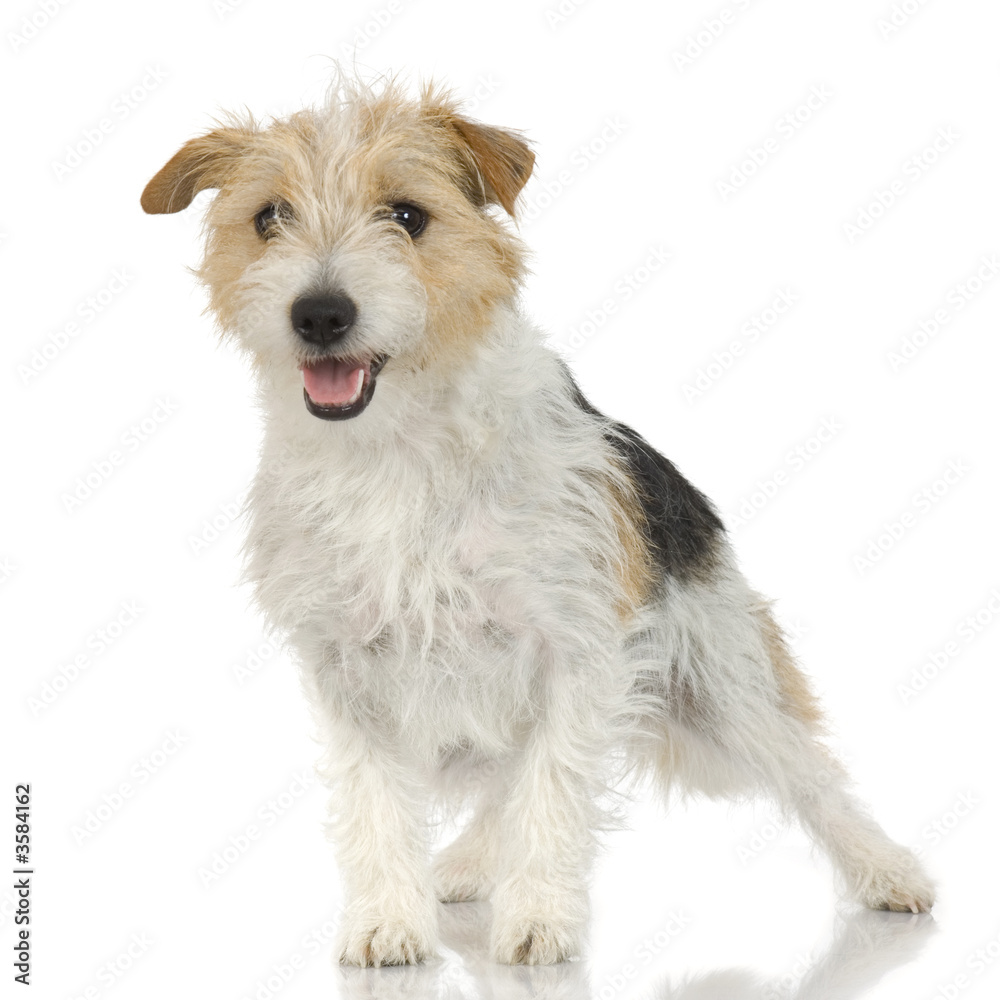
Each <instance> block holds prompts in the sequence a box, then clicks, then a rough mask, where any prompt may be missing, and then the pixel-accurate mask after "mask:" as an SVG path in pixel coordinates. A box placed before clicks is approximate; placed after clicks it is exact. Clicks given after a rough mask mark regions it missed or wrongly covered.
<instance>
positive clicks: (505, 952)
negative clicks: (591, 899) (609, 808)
mask: <svg viewBox="0 0 1000 1000" xmlns="http://www.w3.org/2000/svg"><path fill="white" fill-rule="evenodd" d="M588 686H589V685H588V684H586V683H585V682H584V681H583V680H582V679H581V678H580V677H572V676H564V677H561V678H559V677H556V679H555V681H554V682H552V680H551V678H550V683H549V685H548V687H549V690H548V692H547V699H546V704H545V706H544V709H543V714H542V718H541V719H540V721H539V722H538V723H537V725H536V727H535V729H534V731H533V732H532V734H531V736H530V738H529V741H528V744H527V746H526V747H525V749H524V752H523V754H522V755H521V757H520V758H519V760H518V762H517V763H516V764H515V765H513V767H514V771H513V772H512V774H511V776H510V777H511V780H510V784H509V789H510V792H509V797H508V799H507V802H506V806H505V809H504V811H503V817H502V821H501V824H500V829H499V831H498V835H499V837H500V838H501V844H502V846H501V849H500V852H499V859H498V861H499V865H498V872H497V882H496V887H495V889H494V892H493V929H492V940H491V950H492V954H493V958H494V959H495V960H496V961H498V962H504V963H508V964H526V965H543V964H549V963H552V962H560V961H562V960H564V959H567V958H570V957H572V956H574V955H577V954H579V949H580V939H581V935H582V932H583V928H584V925H585V923H586V920H587V915H588V906H587V883H588V877H589V873H590V867H591V864H592V861H593V856H594V847H595V839H594V826H595V822H596V820H597V817H598V810H597V807H596V805H595V794H596V793H597V792H598V791H599V790H600V788H601V787H602V779H603V777H604V768H605V767H606V764H607V745H606V736H607V734H606V733H605V732H603V731H601V730H602V729H603V726H602V725H601V724H598V723H595V719H599V718H600V715H599V713H597V712H595V711H594V709H595V707H596V706H595V705H594V704H593V702H594V700H596V699H595V697H594V695H595V692H593V691H591V692H590V693H589V694H588V691H587V688H588Z"/></svg>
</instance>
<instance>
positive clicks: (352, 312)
mask: <svg viewBox="0 0 1000 1000" xmlns="http://www.w3.org/2000/svg"><path fill="white" fill-rule="evenodd" d="M357 315H358V310H357V307H356V306H355V305H354V303H353V302H352V301H351V300H350V299H349V298H348V297H347V296H346V295H303V296H302V297H301V298H297V299H296V300H295V301H294V302H293V303H292V329H293V330H294V331H295V332H296V333H297V334H298V335H299V336H300V337H301V338H302V339H303V340H305V341H307V342H308V343H310V344H316V345H317V346H319V347H327V346H328V345H330V344H333V343H336V341H338V340H340V338H341V337H343V336H344V334H345V333H347V331H348V330H350V328H351V327H352V326H353V325H354V320H355V318H356V317H357Z"/></svg>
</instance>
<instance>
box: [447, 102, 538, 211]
mask: <svg viewBox="0 0 1000 1000" xmlns="http://www.w3.org/2000/svg"><path fill="white" fill-rule="evenodd" d="M452 125H453V126H454V128H455V130H456V131H457V132H458V135H459V137H460V139H461V140H462V143H463V145H464V146H465V148H466V149H467V150H468V153H469V155H470V156H471V159H472V162H473V163H474V164H475V167H476V171H477V173H478V174H479V178H480V180H481V181H482V193H483V195H484V197H485V200H486V202H492V203H494V204H497V205H502V206H503V207H504V209H505V210H506V212H507V214H508V215H513V214H514V203H515V201H517V196H518V195H519V194H520V193H521V188H523V187H524V185H525V184H526V183H527V181H528V178H529V177H530V176H531V168H532V166H533V164H534V162H535V154H534V153H533V152H532V151H531V150H530V149H529V148H528V144H527V143H526V142H525V141H524V139H522V138H521V137H520V136H519V135H518V134H517V133H516V132H510V131H507V130H506V129H502V128H493V127H491V126H489V125H481V124H480V123H479V122H474V121H470V120H469V119H467V118H460V117H458V116H457V115H456V116H455V117H454V118H452Z"/></svg>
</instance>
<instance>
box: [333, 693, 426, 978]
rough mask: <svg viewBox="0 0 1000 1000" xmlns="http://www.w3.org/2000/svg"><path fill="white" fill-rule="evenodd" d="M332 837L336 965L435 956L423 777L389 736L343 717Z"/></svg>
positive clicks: (337, 733)
mask: <svg viewBox="0 0 1000 1000" xmlns="http://www.w3.org/2000/svg"><path fill="white" fill-rule="evenodd" d="M331 738H332V745H331V746H330V752H329V758H328V759H329V761H330V767H329V771H328V777H329V778H330V780H331V781H332V784H333V792H334V794H333V798H332V800H331V822H330V832H331V836H332V838H333V841H334V844H335V847H336V851H337V861H338V865H339V867H340V870H341V874H342V877H343V880H344V884H345V887H346V897H347V898H346V904H345V907H344V913H343V916H342V920H341V927H340V937H339V944H338V948H337V957H338V958H339V960H340V961H341V962H344V963H347V964H349V965H369V966H380V965H403V964H407V963H411V962H419V961H422V960H423V959H425V958H427V957H429V956H430V955H432V954H433V953H434V949H435V943H436V939H437V901H436V899H435V895H434V891H433V888H432V883H431V876H430V866H429V859H428V845H427V840H426V838H427V821H426V814H425V810H426V802H425V801H424V795H423V794H422V789H423V785H424V781H423V776H422V775H421V774H420V773H419V769H418V768H416V767H415V766H410V765H408V764H407V763H406V762H405V760H406V758H405V756H404V754H402V753H401V752H400V749H399V748H398V747H395V746H394V745H393V743H392V741H391V740H390V739H388V738H387V737H386V734H385V733H379V732H373V731H372V730H371V728H368V727H366V726H364V725H361V724H359V723H358V722H357V721H355V720H354V719H353V718H351V717H350V714H349V713H347V712H344V713H342V714H341V717H340V718H338V719H337V721H336V724H335V725H334V726H332V727H331Z"/></svg>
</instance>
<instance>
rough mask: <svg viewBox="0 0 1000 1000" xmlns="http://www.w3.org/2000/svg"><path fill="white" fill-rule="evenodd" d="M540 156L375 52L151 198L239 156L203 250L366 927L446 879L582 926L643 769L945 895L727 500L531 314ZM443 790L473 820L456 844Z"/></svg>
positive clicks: (567, 952)
mask: <svg viewBox="0 0 1000 1000" xmlns="http://www.w3.org/2000/svg"><path fill="white" fill-rule="evenodd" d="M533 163H534V154H533V153H532V151H531V149H530V147H529V144H528V143H527V141H526V140H525V139H524V137H523V136H522V135H521V134H520V133H518V132H515V131H511V130H508V129H501V128H495V127H491V126H488V125H485V124H482V123H480V122H478V121H473V120H471V119H470V118H468V117H466V116H464V115H463V114H462V112H461V106H460V104H458V103H456V102H455V101H454V100H453V99H452V98H451V96H450V95H449V94H448V93H447V92H446V91H443V90H441V89H439V88H437V87H436V86H433V85H428V86H425V87H423V88H422V89H421V90H420V91H419V92H418V93H417V94H415V95H414V96H409V93H408V91H407V90H406V88H405V87H403V86H402V85H400V84H399V83H398V82H397V81H395V80H388V81H380V82H378V83H376V84H366V83H363V82H358V81H354V80H350V79H346V78H345V79H339V80H338V81H337V82H336V83H335V84H334V85H333V86H332V87H331V90H330V93H329V95H328V99H327V100H326V102H325V103H324V104H323V105H321V106H319V107H318V108H315V109H308V110H304V111H301V112H298V113H295V114H292V115H291V116H289V117H286V118H282V119H279V120H275V121H273V122H271V123H269V124H267V125H261V124H258V123H256V122H254V121H253V120H252V119H250V118H231V119H227V120H224V121H223V122H221V123H218V124H217V127H215V128H213V129H211V131H208V132H207V133H206V134H204V135H202V136H200V137H199V138H195V139H192V140H191V141H189V142H187V143H186V144H185V145H184V146H183V147H182V148H181V149H180V150H179V152H177V153H176V154H175V155H174V156H173V157H172V158H171V159H170V160H169V161H168V162H167V163H166V165H165V166H164V167H163V168H162V169H161V170H160V171H159V172H158V173H157V174H156V175H155V176H154V177H153V179H152V180H151V181H150V182H149V184H148V185H147V187H146V188H145V191H144V192H143V195H142V199H141V203H142V207H143V209H144V210H145V211H146V212H148V213H172V212H179V211H181V210H182V209H184V208H186V207H187V206H188V205H189V204H190V203H191V201H192V199H193V198H194V197H195V195H196V194H198V193H199V192H201V191H203V190H205V189H217V194H216V195H215V197H214V199H213V200H212V202H211V204H210V206H209V207H208V209H207V217H206V250H205V255H204V260H203V262H202V264H201V266H200V269H199V270H198V272H197V273H198V275H199V277H200V279H201V281H202V282H203V283H204V285H205V286H206V288H207V291H208V295H209V304H210V309H211V311H212V312H214V314H215V316H216V317H217V320H218V323H219V325H220V327H221V329H222V331H223V333H224V334H225V335H228V336H230V337H232V338H233V339H234V340H235V341H236V343H237V344H238V345H239V346H240V348H242V349H243V350H244V351H246V352H247V353H248V355H249V357H250V358H251V359H252V362H253V365H254V370H255V373H256V384H257V391H258V394H259V402H260V405H261V408H262V412H263V419H264V440H263V446H262V456H261V463H260V468H259V471H258V473H257V476H256V478H255V481H254V484H253V486H252V489H251V492H250V496H249V501H248V512H249V526H248V538H247V544H246V567H247V569H246V572H247V578H248V579H249V580H250V581H251V582H252V584H253V587H254V592H255V595H256V599H257V602H258V603H259V606H260V609H261V610H262V612H263V614H264V616H265V617H266V619H267V621H268V623H269V624H270V626H272V627H273V628H274V629H276V630H277V631H278V632H279V633H281V634H282V635H283V636H285V637H286V638H287V640H288V642H289V644H290V647H291V648H292V649H293V650H294V651H295V653H296V655H297V658H298V659H299V661H300V662H301V667H302V674H303V678H304V684H305V687H306V689H307V691H308V692H309V697H310V701H311V704H312V705H313V707H314V710H315V713H316V716H317V720H318V724H319V726H320V727H321V730H322V735H323V739H324V745H325V753H324V756H323V759H322V760H321V761H320V763H319V770H320V773H321V774H322V775H323V777H324V779H325V780H326V781H327V782H328V783H329V784H330V786H331V787H332V788H333V789H334V797H333V798H332V800H331V820H330V832H331V836H332V839H333V840H334V842H335V846H336V849H337V859H338V864H339V868H340V871H341V873H342V877H343V879H344V883H345V892H346V904H345V910H344V914H343V919H342V927H341V931H340V934H341V937H340V940H339V942H338V945H337V951H336V953H335V954H336V956H337V957H338V958H339V959H340V961H342V962H344V963H349V964H355V965H361V966H381V965H393V964H403V963H413V962H419V961H421V960H423V959H425V958H427V957H429V956H431V955H433V954H434V951H435V941H436V923H437V907H438V902H439V901H442V902H449V901H458V900H472V899H483V898H489V899H491V901H492V912H493V920H492V928H491V938H490V947H491V954H492V957H493V959H494V960H495V961H497V962H500V963H510V964H517V963H527V964H544V963H554V962H559V961H561V960H564V959H567V958H570V957H573V956H576V955H578V954H579V953H580V948H581V941H582V938H583V933H584V929H585V925H586V921H587V918H588V903H587V882H588V875H589V871H590V869H591V865H592V861H593V857H594V854H595V849H596V845H597V838H598V835H599V831H600V830H601V829H602V828H604V827H606V826H607V824H608V823H609V822H612V821H613V819H612V817H611V815H610V814H611V812H613V811H614V810H613V809H612V808H611V807H610V806H609V805H608V798H609V796H608V795H607V794H606V792H607V790H608V789H609V788H613V787H620V783H622V782H629V781H648V782H652V783H653V784H654V786H655V787H656V788H658V789H660V790H662V791H668V790H669V789H670V788H672V787H674V786H675V785H677V786H679V787H681V788H683V789H685V790H691V791H697V792H703V793H705V794H707V795H710V796H735V797H741V796H752V795H765V796H769V797H771V798H772V799H774V800H775V801H776V802H778V803H779V804H780V805H781V806H782V808H783V809H784V810H785V811H786V812H787V813H789V814H791V815H794V816H797V818H798V819H799V820H800V821H801V823H802V825H803V827H804V828H805V829H806V831H808V833H809V834H810V835H811V837H812V838H813V840H814V841H815V842H816V843H817V844H818V845H819V846H821V847H822V848H823V849H824V850H825V851H826V852H827V853H828V855H829V857H830V859H831V861H832V863H833V866H834V868H835V870H836V872H837V873H838V875H839V877H840V879H841V880H842V882H843V885H844V889H845V891H846V893H848V894H849V895H850V896H851V897H853V898H854V899H855V900H857V901H859V902H860V903H863V904H865V905H867V906H869V907H873V908H881V909H889V910H901V911H913V912H921V911H927V910H929V909H930V907H931V906H932V903H933V894H934V889H933V885H932V883H931V881H930V879H929V878H928V876H927V875H926V873H925V871H924V870H923V868H922V866H921V864H920V862H919V861H918V860H917V858H916V857H915V856H914V855H913V853H911V852H910V851H909V850H908V849H906V848H904V847H902V846H900V845H898V844H896V843H894V842H893V841H892V840H890V839H889V837H888V836H887V835H886V833H885V832H884V831H883V830H882V829H881V827H879V826H878V825H877V824H876V823H875V822H874V820H873V819H871V818H870V816H869V813H868V811H867V809H866V808H865V807H864V806H863V805H862V804H861V803H859V802H858V801H857V800H856V799H855V798H854V796H853V794H852V793H851V792H850V791H849V787H848V785H849V781H848V777H847V774H846V773H845V770H844V768H843V766H842V765H841V764H840V763H839V762H838V761H837V760H836V759H835V758H834V756H833V755H832V754H831V752H830V751H829V750H828V749H827V747H826V746H825V743H824V726H823V719H822V715H821V711H820V708H819V706H818V705H817V702H816V699H815V698H814V696H813V694H812V692H811V689H810V685H809V683H808V681H807V679H806V677H805V676H804V675H803V674H802V673H801V672H800V671H799V669H798V667H797V666H796V664H795V662H794V661H793V657H792V655H791V654H790V651H789V648H788V646H787V645H786V641H785V639H784V638H783V635H782V632H781V630H780V628H779V626H778V624H777V623H776V621H775V618H774V616H773V614H772V611H771V609H770V605H769V604H768V602H767V601H765V600H764V599H763V598H762V597H761V596H760V595H759V594H757V593H756V592H755V591H754V590H753V589H752V588H751V587H750V586H749V585H748V584H747V582H746V581H745V579H744V578H743V576H742V575H741V573H740V571H739V570H738V569H737V565H736V560H735V557H734V555H733V550H732V548H731V545H730V543H729V541H728V539H727V536H726V532H725V528H724V526H723V524H722V521H721V520H720V517H719V515H718V513H717V512H716V510H715V508H714V507H713V506H712V504H711V503H710V502H709V501H708V500H707V499H706V498H705V496H703V495H702V493H700V492H699V491H698V490H697V489H696V488H695V487H693V486H692V485H691V484H690V483H688V482H687V480H685V479H684V477H683V476H682V475H681V473H680V472H679V471H678V470H677V468H676V467H675V466H674V465H673V464H672V463H671V462H670V461H669V460H668V459H666V458H665V457H663V455H661V454H660V453H659V452H658V451H657V450H656V449H655V448H653V446H652V445H650V444H649V443H648V442H647V441H646V440H645V438H643V437H642V436H640V435H639V434H638V433H636V431H634V430H632V429H631V428H630V427H627V426H625V425H623V424H621V423H618V422H616V421H614V420H613V419H610V418H609V417H607V416H605V415H604V414H603V413H601V412H600V411H599V410H598V409H596V408H595V407H594V406H593V405H591V403H590V402H589V401H588V400H587V399H586V397H585V396H584V395H583V393H582V392H581V390H580V388H579V387H578V386H577V384H576V383H575V382H574V379H573V377H572V375H571V373H570V371H569V370H568V368H567V366H566V364H565V363H564V362H563V361H562V360H561V359H560V357H559V356H558V355H557V354H556V353H555V352H553V351H552V350H551V349H550V348H548V347H547V346H546V345H545V343H544V342H543V341H544V337H543V335H542V333H541V332H540V331H539V329H538V328H537V327H536V326H534V325H533V324H532V323H531V322H530V321H529V320H528V319H527V318H525V316H524V315H523V312H522V309H521V306H520V305H519V301H518V295H519V288H520V286H521V284H522V282H523V279H524V276H525V262H524V261H525V249H524V247H523V245H522V243H521V241H520V239H519V238H518V236H517V235H516V233H515V232H514V230H513V228H512V225H511V219H512V218H513V217H514V216H515V211H516V203H517V200H518V197H519V195H520V193H521V191H522V188H523V187H524V185H525V183H526V182H527V180H528V178H529V176H530V175H531V172H532V168H533ZM439 794H443V795H444V797H445V798H447V799H448V800H449V801H451V802H453V803H458V804H459V806H458V807H460V808H462V809H463V810H465V811H463V812H462V813H460V815H462V816H468V819H467V823H466V825H465V826H464V828H463V829H462V831H461V832H460V833H459V834H458V836H457V838H456V839H455V840H454V841H453V842H452V843H451V844H450V845H449V846H447V847H445V848H444V849H443V850H442V851H441V852H440V853H438V855H437V857H436V858H435V859H434V861H433V863H432V861H431V859H430V853H431V851H430V848H431V836H430V830H431V825H430V824H429V822H428V817H429V811H428V810H429V807H430V805H431V804H432V803H434V802H437V801H438V796H439ZM458 807H457V808H458Z"/></svg>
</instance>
